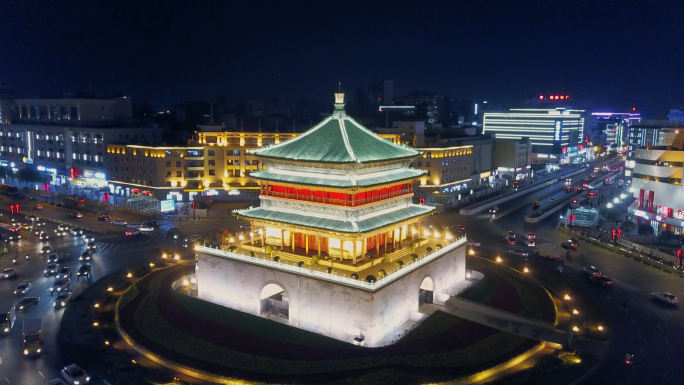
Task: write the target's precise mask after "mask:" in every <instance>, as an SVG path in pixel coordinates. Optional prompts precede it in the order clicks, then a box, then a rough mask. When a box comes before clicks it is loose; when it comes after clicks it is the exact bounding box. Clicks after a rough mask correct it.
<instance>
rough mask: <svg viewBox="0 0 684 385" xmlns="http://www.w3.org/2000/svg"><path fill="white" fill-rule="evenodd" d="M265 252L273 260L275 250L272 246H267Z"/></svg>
mask: <svg viewBox="0 0 684 385" xmlns="http://www.w3.org/2000/svg"><path fill="white" fill-rule="evenodd" d="M265 251H266V252H267V253H269V254H270V255H271V258H273V253H274V252H275V250H273V247H272V246H271V245H268V246H266V249H265Z"/></svg>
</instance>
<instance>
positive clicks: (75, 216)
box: [70, 211, 83, 218]
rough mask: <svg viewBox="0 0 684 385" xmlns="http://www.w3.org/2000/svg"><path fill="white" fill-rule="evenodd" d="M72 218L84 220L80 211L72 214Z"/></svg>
mask: <svg viewBox="0 0 684 385" xmlns="http://www.w3.org/2000/svg"><path fill="white" fill-rule="evenodd" d="M70 216H71V217H72V218H83V214H81V213H79V212H78V211H75V212H73V213H71V214H70Z"/></svg>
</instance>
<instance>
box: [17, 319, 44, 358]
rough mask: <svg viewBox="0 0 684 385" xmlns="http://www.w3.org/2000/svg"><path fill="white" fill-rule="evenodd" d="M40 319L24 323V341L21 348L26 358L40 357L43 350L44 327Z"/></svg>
mask: <svg viewBox="0 0 684 385" xmlns="http://www.w3.org/2000/svg"><path fill="white" fill-rule="evenodd" d="M41 324H42V322H41V320H40V319H29V320H26V321H24V339H23V341H22V343H21V347H22V349H23V350H24V355H25V356H37V355H40V353H41V351H42V348H43V327H42V325H41Z"/></svg>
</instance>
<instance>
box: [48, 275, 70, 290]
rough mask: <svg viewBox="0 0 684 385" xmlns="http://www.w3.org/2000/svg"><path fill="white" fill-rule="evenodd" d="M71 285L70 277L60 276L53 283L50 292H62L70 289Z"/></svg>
mask: <svg viewBox="0 0 684 385" xmlns="http://www.w3.org/2000/svg"><path fill="white" fill-rule="evenodd" d="M70 286H71V280H70V279H69V278H59V279H57V280H55V282H54V283H53V284H52V287H51V288H50V294H52V293H54V292H58V293H61V292H63V291H67V290H69V287H70Z"/></svg>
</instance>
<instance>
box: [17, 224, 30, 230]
mask: <svg viewBox="0 0 684 385" xmlns="http://www.w3.org/2000/svg"><path fill="white" fill-rule="evenodd" d="M19 227H21V229H22V230H31V224H30V223H22V224H20V225H19Z"/></svg>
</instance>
